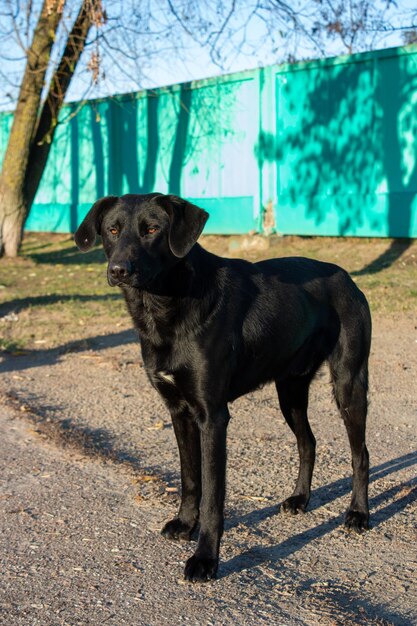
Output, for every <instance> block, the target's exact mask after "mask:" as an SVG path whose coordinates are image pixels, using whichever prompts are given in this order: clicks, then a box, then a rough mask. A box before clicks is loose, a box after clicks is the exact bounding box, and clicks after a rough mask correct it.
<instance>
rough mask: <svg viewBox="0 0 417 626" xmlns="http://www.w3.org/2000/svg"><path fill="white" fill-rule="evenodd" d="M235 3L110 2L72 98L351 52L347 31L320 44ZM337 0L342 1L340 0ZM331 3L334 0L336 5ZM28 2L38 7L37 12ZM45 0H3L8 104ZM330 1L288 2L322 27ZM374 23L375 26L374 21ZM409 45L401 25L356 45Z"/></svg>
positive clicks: (69, 12)
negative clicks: (95, 73)
mask: <svg viewBox="0 0 417 626" xmlns="http://www.w3.org/2000/svg"><path fill="white" fill-rule="evenodd" d="M232 2H233V0H224V1H223V2H220V3H219V2H217V0H199V1H197V0H194V2H190V0H103V5H104V7H105V8H106V11H107V14H108V20H107V23H106V24H105V26H104V27H103V28H102V29H99V30H98V31H97V30H95V29H93V30H92V32H91V35H90V38H89V42H88V46H87V48H86V50H85V52H84V54H83V57H82V62H81V63H80V64H79V67H78V68H77V73H76V75H75V76H74V78H73V80H72V83H71V86H70V89H69V92H68V94H67V98H66V99H67V101H74V100H80V99H84V98H93V97H105V96H108V95H113V94H116V93H126V92H129V91H138V90H140V89H144V88H152V87H158V86H164V85H170V84H175V83H179V82H184V81H189V80H195V79H199V78H206V77H210V76H215V75H218V74H221V73H231V72H236V71H241V70H245V69H252V68H254V67H259V66H266V65H271V64H273V63H279V62H284V61H286V60H287V59H288V58H292V59H304V58H316V57H319V56H335V55H337V54H341V53H346V52H347V49H346V46H344V45H343V43H342V42H341V39H340V37H339V36H334V37H322V38H321V44H322V47H321V49H319V46H317V45H315V44H314V43H312V41H311V39H309V37H308V36H305V35H303V34H302V33H293V32H292V30H291V20H289V21H288V20H286V19H285V16H284V17H281V16H278V15H277V13H276V12H272V11H271V10H269V11H268V10H266V11H263V12H262V11H257V12H254V6H255V2H256V0H235V5H234V6H235V7H236V8H235V11H234V12H233V13H229V11H230V6H231V3H232ZM352 2H353V4H355V2H354V0H352ZM352 2H351V3H350V4H352ZM331 3H332V5H333V6H336V5H337V4H340V2H339V1H338V0H331ZM331 3H330V0H327V4H329V6H330V4H331ZM28 4H30V6H31V7H32V12H31V13H30V14H28V12H27V7H28ZM40 4H41V0H30V2H29V0H0V59H1V64H0V110H12V109H13V106H14V103H15V101H16V98H17V94H18V87H19V82H20V79H21V76H22V72H23V68H24V63H25V54H24V49H25V47H27V46H28V45H29V43H30V40H31V36H32V33H33V28H34V25H35V23H36V18H37V12H38V10H39V7H40ZM356 4H357V5H360V4H361V3H360V2H356ZM272 5H273V0H265V1H264V6H266V7H268V6H269V7H271V6H272ZM324 5H326V0H320V1H319V0H288V6H290V8H291V9H294V10H297V11H298V12H299V14H300V15H302V18H303V20H304V21H303V23H304V24H305V25H306V30H308V29H310V30H311V27H312V25H314V20H315V19H316V17H317V11H318V8H317V7H318V6H320V7H322V8H323V6H324ZM79 6H80V0H67V2H66V13H65V14H64V17H63V20H62V24H61V29H60V31H59V32H58V37H57V43H56V46H55V56H56V58H58V54H59V46H60V45H61V47H62V43H61V42H63V41H64V40H65V34H66V32H68V30H69V29H70V27H71V24H72V21H73V20H74V16H75V14H76V11H77V10H78V8H79ZM373 6H374V7H375V8H377V9H378V10H381V11H382V10H385V8H386V6H387V2H384V1H382V0H376V2H375V3H373ZM414 6H415V5H414V3H413V2H412V1H411V0H398V2H396V3H395V4H394V3H393V2H391V3H389V7H388V9H386V19H387V23H389V24H391V25H392V24H393V25H397V26H398V25H401V24H404V23H407V24H409V23H410V17H409V15H410V11H411V10H413V9H414ZM171 7H174V12H173V11H172V10H171ZM229 15H231V17H230V18H229ZM12 18H13V19H12ZM228 18H229V19H228ZM370 24H371V27H372V28H373V23H372V22H370ZM97 35H98V36H97ZM402 43H403V38H402V33H401V31H395V32H387V33H385V34H384V33H378V34H377V35H376V34H375V33H369V36H368V38H367V40H366V42H365V41H363V42H362V43H361V42H359V43H358V44H357V46H356V47H357V49H358V50H361V49H364V46H365V47H368V48H371V49H374V48H381V47H391V46H397V45H402ZM95 54H98V55H99V56H100V65H99V67H100V71H99V80H98V81H97V82H96V83H93V82H92V74H91V71H89V70H88V69H87V66H88V65H89V63H90V64H91V59H92V58H93V57H94V55H95Z"/></svg>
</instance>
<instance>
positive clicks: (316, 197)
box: [256, 54, 417, 274]
mask: <svg viewBox="0 0 417 626" xmlns="http://www.w3.org/2000/svg"><path fill="white" fill-rule="evenodd" d="M307 74H308V81H307V80H306V78H307ZM307 74H306V73H305V72H290V73H289V74H288V75H286V76H285V80H284V81H283V82H281V83H280V82H279V80H278V79H277V80H278V85H279V86H278V92H277V103H278V104H277V110H278V113H277V134H276V136H274V135H273V134H271V133H266V132H263V131H261V133H260V134H259V138H258V144H257V146H256V152H257V154H258V158H259V160H260V164H261V165H262V163H263V162H264V161H269V162H274V163H275V164H276V167H277V175H278V190H279V191H278V214H277V219H278V228H279V222H280V219H281V220H283V223H284V224H285V223H288V222H286V220H289V223H291V219H293V218H292V217H291V213H292V212H293V211H299V210H300V207H303V211H304V216H305V219H306V221H307V222H309V221H311V220H312V221H313V222H314V224H316V225H317V226H320V225H321V224H324V223H325V222H326V221H327V220H332V224H333V223H334V222H335V223H336V226H337V230H338V234H339V235H355V234H360V232H361V231H360V229H361V227H363V226H366V227H367V228H368V230H370V231H371V232H373V231H375V232H376V233H386V234H387V235H388V236H389V237H410V236H411V227H412V222H411V220H412V215H413V210H412V209H413V203H414V201H415V197H416V192H417V122H416V121H415V115H413V111H414V104H413V98H414V95H415V93H416V91H417V78H416V73H415V68H414V65H413V59H412V58H411V57H408V56H407V55H401V54H396V55H395V54H393V56H392V58H390V59H389V60H385V61H384V62H382V61H381V62H379V63H368V64H366V63H355V62H346V63H336V64H328V63H327V64H324V65H323V66H321V65H319V66H318V68H317V69H314V70H313V69H311V70H308V71H307ZM296 214H297V215H298V214H299V213H298V212H297V213H294V215H296ZM333 221H334V222H333ZM319 231H320V228H319ZM411 241H412V240H411V239H408V240H403V242H402V243H401V244H398V243H396V242H393V243H392V245H391V246H390V249H389V250H388V251H385V252H384V253H383V254H382V255H381V257H380V258H378V259H375V261H374V262H373V263H372V264H371V265H370V266H369V267H368V266H367V267H365V268H363V269H362V270H360V271H359V274H362V273H375V272H378V271H380V270H381V269H383V268H384V267H387V265H388V264H391V263H392V262H394V261H395V260H396V259H398V258H399V257H400V256H401V255H402V254H403V253H404V252H405V250H406V249H407V248H408V247H409V245H410V244H411Z"/></svg>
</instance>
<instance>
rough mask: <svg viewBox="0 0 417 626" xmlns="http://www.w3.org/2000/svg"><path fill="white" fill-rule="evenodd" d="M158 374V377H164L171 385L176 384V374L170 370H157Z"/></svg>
mask: <svg viewBox="0 0 417 626" xmlns="http://www.w3.org/2000/svg"><path fill="white" fill-rule="evenodd" d="M156 375H157V376H158V378H162V380H164V381H165V382H166V383H171V385H175V380H174V375H173V374H170V373H169V372H157V373H156Z"/></svg>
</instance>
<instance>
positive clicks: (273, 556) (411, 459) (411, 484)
mask: <svg viewBox="0 0 417 626" xmlns="http://www.w3.org/2000/svg"><path fill="white" fill-rule="evenodd" d="M416 464H417V452H410V453H409V454H405V455H403V456H401V457H398V458H396V459H391V460H390V461H386V462H384V463H381V464H380V465H377V466H375V467H373V468H371V470H370V473H369V474H370V475H369V480H370V482H374V481H376V480H378V479H380V478H383V477H384V476H388V475H389V474H392V473H394V472H397V471H400V470H402V469H405V468H407V467H410V466H412V465H416ZM350 489H351V479H349V478H343V479H340V480H337V481H335V482H333V483H331V484H329V485H325V486H323V487H319V488H318V489H316V490H315V491H313V493H312V498H311V506H310V507H309V510H310V511H314V510H316V509H317V508H319V507H320V506H321V504H322V503H324V502H326V503H328V502H330V501H332V500H336V499H337V498H339V497H341V496H343V495H346V494H347V493H349V492H350ZM398 496H400V497H398ZM392 498H394V500H393V501H390V502H389V503H388V504H386V505H385V506H384V507H382V508H379V507H380V506H381V504H383V503H384V502H387V501H389V500H391V499H392ZM416 500H417V478H414V479H412V480H408V481H403V482H401V483H398V484H396V485H394V486H393V487H390V488H389V489H387V490H385V491H383V492H381V493H379V494H377V495H376V496H374V497H372V498H370V501H369V507H370V513H371V529H372V528H376V527H378V526H379V525H380V524H382V523H383V522H385V521H387V520H388V519H390V518H391V517H392V516H393V515H395V514H397V513H399V512H400V511H402V510H403V509H404V508H405V507H406V506H407V505H409V504H411V503H412V502H415V501H416ZM278 511H279V506H278V505H277V504H274V505H270V506H266V507H264V508H262V509H258V510H256V511H251V512H250V513H248V514H246V515H243V516H242V515H237V516H236V517H235V518H233V517H232V519H229V520H228V522H226V524H225V527H226V530H228V529H231V528H234V527H235V526H237V525H238V524H239V525H240V524H243V525H245V526H248V527H255V526H256V525H257V524H260V523H261V522H263V521H264V520H266V519H268V518H269V517H272V516H273V515H276V514H277V513H278ZM343 521H344V513H341V514H340V515H338V516H337V517H332V518H331V519H329V520H326V521H325V522H323V523H322V524H319V525H318V526H315V527H314V528H310V529H308V530H305V531H303V532H301V533H298V534H294V535H292V536H291V537H289V538H288V539H286V540H285V541H283V542H281V543H278V544H276V545H271V546H266V547H264V546H254V547H253V548H250V549H249V550H246V551H245V552H242V553H240V554H239V555H237V556H235V557H233V558H231V559H229V560H228V561H225V562H223V564H222V571H221V573H220V578H223V577H226V576H229V575H230V574H232V573H238V572H241V571H243V570H247V569H251V568H253V567H257V566H259V565H261V564H262V563H266V562H277V561H280V560H283V559H285V558H287V557H288V556H290V555H291V554H293V553H294V552H297V551H298V550H300V549H302V548H303V547H304V546H305V545H307V544H308V543H310V542H311V541H313V540H315V539H320V538H321V537H323V536H324V535H326V534H327V533H329V532H331V531H333V530H334V529H335V528H337V527H338V526H341V525H342V524H343ZM294 522H296V520H294Z"/></svg>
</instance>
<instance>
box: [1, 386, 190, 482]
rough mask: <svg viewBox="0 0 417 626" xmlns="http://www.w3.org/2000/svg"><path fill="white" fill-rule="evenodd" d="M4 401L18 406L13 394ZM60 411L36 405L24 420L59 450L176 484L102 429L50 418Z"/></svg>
mask: <svg viewBox="0 0 417 626" xmlns="http://www.w3.org/2000/svg"><path fill="white" fill-rule="evenodd" d="M8 398H9V401H10V402H11V403H12V404H13V405H20V403H21V400H20V399H19V398H18V396H16V395H15V394H13V393H10V394H8ZM64 411H65V409H64V407H60V406H55V405H54V406H49V405H46V404H43V405H42V404H40V403H38V402H36V406H33V407H29V410H27V411H25V412H24V417H25V418H26V419H28V420H30V421H31V422H32V423H33V424H35V425H36V426H37V428H38V432H39V433H40V434H43V435H46V436H47V437H48V438H49V439H52V440H53V441H55V443H57V444H58V445H60V446H62V447H67V448H72V449H74V450H78V451H79V452H81V453H82V454H85V455H86V456H90V457H94V458H100V459H101V460H103V461H110V462H113V463H115V464H118V465H123V466H124V467H125V468H127V469H130V470H132V471H133V472H134V473H136V474H140V475H148V476H149V475H151V476H154V477H156V479H159V480H161V481H163V482H164V483H175V482H177V478H178V477H177V473H176V472H174V471H167V470H166V469H164V468H162V467H161V466H159V465H149V464H144V463H143V461H142V460H141V458H140V455H139V454H136V453H134V452H132V451H130V450H128V449H125V448H123V447H120V446H119V445H117V441H116V436H115V435H113V434H112V433H111V432H110V431H109V430H107V429H106V428H92V427H90V426H88V425H87V424H85V425H84V424H78V423H76V422H75V421H74V420H73V419H71V418H64V419H60V418H59V417H58V418H54V417H51V415H54V414H56V415H61V414H62V413H63V412H64ZM168 427H169V426H168Z"/></svg>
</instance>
